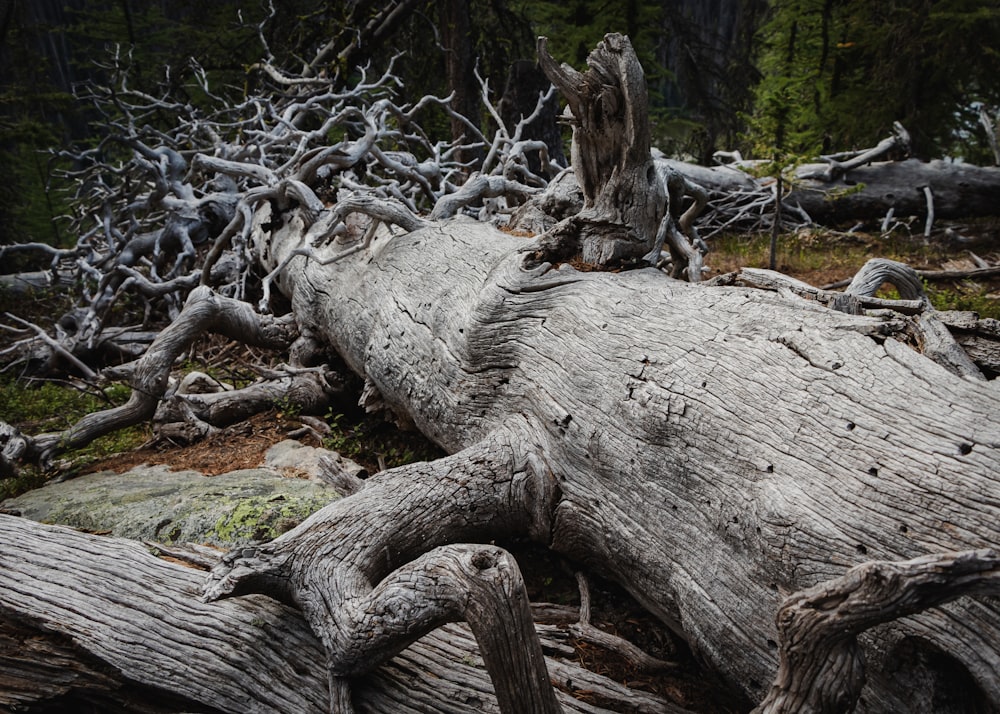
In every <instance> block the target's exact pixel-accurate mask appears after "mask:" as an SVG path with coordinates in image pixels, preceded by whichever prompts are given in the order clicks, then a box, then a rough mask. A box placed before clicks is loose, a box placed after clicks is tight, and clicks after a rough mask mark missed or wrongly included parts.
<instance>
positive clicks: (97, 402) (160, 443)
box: [0, 220, 1000, 713]
mask: <svg viewBox="0 0 1000 714" xmlns="http://www.w3.org/2000/svg"><path fill="white" fill-rule="evenodd" d="M768 252H769V238H768V237H767V236H749V237H747V236H728V237H724V238H722V239H719V240H716V241H714V242H713V243H712V252H711V253H709V255H708V256H707V257H706V265H708V266H710V268H711V272H710V273H708V274H707V277H711V276H713V275H719V274H722V273H725V272H730V271H732V270H735V269H737V268H738V267H741V266H747V267H767V264H768ZM973 254H974V255H975V256H978V257H979V258H981V259H983V260H985V261H987V262H989V263H990V264H991V265H992V264H998V263H1000V220H990V221H980V222H978V223H975V224H970V225H965V226H957V227H952V228H950V229H949V231H948V232H947V233H945V232H944V231H942V232H941V234H940V235H939V236H937V237H935V238H934V239H932V240H924V238H923V237H922V236H920V237H910V236H889V237H886V238H883V237H878V236H872V235H870V234H858V233H850V234H849V233H837V232H832V231H820V230H817V231H803V232H799V233H797V234H792V235H784V236H780V237H779V241H778V250H777V261H776V263H777V265H776V267H777V269H778V270H780V271H781V272H784V273H787V274H789V275H791V276H793V277H796V278H799V279H800V280H803V281H805V282H807V283H810V284H813V285H817V286H823V285H828V284H832V283H836V282H838V281H841V280H845V279H849V278H850V277H852V276H853V275H854V273H855V272H856V271H857V270H858V268H860V267H861V265H862V264H864V262H865V261H866V260H867V259H869V258H872V257H888V258H892V259H894V260H900V261H902V262H906V263H908V264H909V265H911V266H913V267H915V268H917V269H923V270H941V269H947V270H968V269H972V268H974V267H976V263H975V261H974V258H973ZM927 288H928V293H929V295H930V297H931V298H932V301H933V302H934V303H935V306H936V307H938V308H939V309H963V310H975V311H978V312H980V314H981V315H982V316H984V317H986V316H990V317H997V318H1000V278H997V279H994V280H991V281H979V282H974V281H970V280H957V281H952V282H948V283H934V284H928V286H927ZM61 299H62V298H60V297H59V296H42V297H39V299H38V300H36V301H33V302H31V303H30V305H28V304H26V302H25V301H23V300H21V301H20V302H18V303H16V304H15V303H12V302H10V301H9V300H8V299H6V298H4V296H2V295H0V312H3V311H10V312H13V313H15V314H18V315H19V316H20V317H23V318H25V319H30V320H37V321H38V323H39V324H41V325H42V326H44V327H48V325H46V324H45V316H52V315H58V314H60V312H61V310H59V309H58V307H57V306H58V304H59V301H60V300H61ZM2 303H6V304H2ZM26 310H27V312H29V313H31V314H25V311H26ZM49 319H51V318H49ZM4 339H7V340H9V337H6V338H5V337H4V336H3V335H2V333H0V340H4ZM3 346H4V345H3V344H2V342H0V349H2V348H3ZM261 357H264V358H265V359H266V360H270V361H271V362H272V363H276V362H277V361H278V359H279V356H277V355H271V356H267V355H261V354H260V353H250V352H247V351H245V350H243V349H242V348H237V347H235V346H232V345H226V344H224V343H221V342H220V341H219V340H218V339H215V338H205V340H204V341H203V343H201V344H199V345H196V346H195V348H194V349H192V350H191V351H190V353H189V357H188V360H187V362H185V365H184V368H185V369H186V370H187V371H190V369H199V370H201V371H208V372H209V373H212V374H213V376H217V377H218V378H220V379H225V380H227V381H230V382H235V383H240V382H248V381H250V380H252V378H253V377H254V371H253V368H252V365H251V364H250V362H251V361H252V360H258V361H259V360H260V359H261ZM15 376H16V367H15V368H14V369H11V370H8V371H7V372H6V373H5V374H0V419H4V420H7V421H9V422H12V423H14V424H15V425H17V426H19V427H20V428H21V429H23V430H24V431H25V432H27V433H39V432H41V431H52V430H58V429H63V428H66V427H67V426H69V424H70V423H72V420H73V419H75V418H79V416H81V415H82V414H83V413H86V412H88V411H92V410H95V409H98V408H104V407H106V406H108V402H112V403H114V402H119V403H120V401H122V400H123V399H124V397H125V396H127V389H125V388H124V387H112V388H109V389H105V390H103V391H101V392H98V391H95V390H93V389H91V390H86V389H81V388H80V386H79V385H78V384H77V385H76V386H73V385H72V382H71V381H70V380H66V381H63V382H51V381H48V382H44V383H35V382H27V383H25V382H23V381H15V380H14V377H15ZM123 390H124V391H123ZM284 407H285V408H282V405H275V408H274V409H272V410H271V411H269V412H266V413H263V414H258V415H257V416H255V417H253V418H251V419H249V420H247V421H245V422H242V423H240V424H236V425H233V426H230V427H227V428H224V429H221V430H219V431H218V432H217V433H215V434H214V435H212V436H210V437H208V438H206V439H204V440H203V441H201V442H198V443H195V444H172V443H169V442H167V441H164V440H161V439H156V438H154V437H153V434H152V431H151V429H150V428H149V427H148V426H140V427H132V428H130V429H128V430H125V431H124V432H122V433H119V434H117V435H109V436H107V437H103V438H102V439H101V440H99V441H98V442H97V443H96V444H94V445H92V446H91V447H88V448H87V449H85V450H82V451H81V452H78V453H76V454H71V455H69V457H68V459H67V460H66V461H65V462H64V463H63V469H64V470H68V471H69V472H70V473H92V472H95V471H99V470H113V471H116V472H121V471H125V470H128V469H130V468H132V467H133V466H136V465H139V464H154V463H155V464H165V465H169V466H171V467H173V468H174V469H193V470H196V471H200V472H202V473H205V474H206V475H217V474H219V473H224V472H227V471H232V470H234V469H239V468H251V467H255V466H258V465H260V464H261V463H262V462H263V460H264V453H265V452H266V451H267V449H268V448H269V447H270V446H272V445H273V444H275V443H277V442H278V441H281V440H283V439H287V438H289V437H290V435H295V436H296V438H298V439H299V440H301V441H303V442H304V443H307V444H309V445H312V446H325V447H327V448H331V449H333V450H336V451H339V452H341V453H342V454H343V455H344V456H347V457H349V458H352V459H354V460H356V461H358V462H359V463H361V464H362V465H363V466H365V468H366V469H368V471H369V472H370V473H376V472H378V471H379V470H381V469H382V468H386V467H391V466H393V465H396V464H399V463H405V462H409V461H415V460H426V459H432V458H436V457H437V456H439V455H440V454H441V452H440V451H438V450H437V449H436V447H435V446H434V445H432V444H430V443H428V442H427V441H426V440H424V439H423V438H422V437H421V436H420V435H419V434H416V433H403V432H400V431H398V430H397V429H395V428H394V427H392V426H391V425H389V424H387V423H385V422H383V421H381V420H380V419H378V418H376V417H372V416H371V415H365V414H364V413H363V412H362V411H361V410H360V409H357V408H354V407H353V406H351V405H349V404H345V405H341V406H340V407H334V408H332V409H331V410H330V411H329V412H328V413H327V414H326V415H323V420H324V422H325V423H326V425H328V428H329V431H328V432H327V431H326V429H325V428H323V429H320V430H316V429H314V428H309V429H303V426H304V422H303V419H302V417H301V415H299V414H298V413H297V412H296V410H295V409H294V408H289V407H288V405H284ZM309 423H311V424H313V425H314V426H315V424H316V422H315V421H312V422H309ZM50 476H51V474H43V473H37V472H31V471H30V470H27V471H26V472H25V474H24V475H23V476H22V477H20V478H19V479H17V480H10V479H8V480H6V481H0V499H2V498H4V497H6V496H10V495H15V494H16V493H17V492H20V491H24V490H27V489H29V488H33V487H37V486H38V485H41V484H42V483H44V481H46V480H47V479H48V478H49V477H50ZM504 545H506V546H508V547H509V548H510V549H511V551H512V552H513V553H514V555H515V557H517V558H518V561H519V563H521V565H522V569H523V570H524V572H525V577H526V580H527V582H528V587H529V594H530V596H531V599H532V601H533V602H538V601H542V602H553V603H557V604H563V605H577V604H579V591H578V589H577V583H576V580H575V577H574V575H575V573H574V567H573V565H572V564H571V563H569V562H567V561H565V560H564V559H562V558H560V557H559V556H556V555H554V554H551V553H549V552H547V551H546V550H545V549H542V548H539V547H537V546H532V545H530V544H528V543H509V544H504ZM589 578H590V582H591V586H590V587H591V593H592V598H593V603H592V607H593V610H594V614H593V622H594V624H596V625H598V626H600V627H602V628H603V629H606V630H607V631H610V632H613V633H616V634H619V635H621V636H623V637H625V638H626V639H629V640H631V641H633V642H635V643H636V644H638V645H640V646H641V647H643V648H644V649H646V650H647V651H648V652H649V653H650V654H652V655H653V656H656V657H659V658H661V659H665V660H672V661H675V662H677V663H678V666H677V667H676V668H675V669H673V670H671V671H670V672H669V673H668V674H667V675H666V676H664V675H663V674H655V675H654V674H645V673H642V672H638V671H636V670H635V669H634V668H633V667H631V666H630V665H629V664H628V663H627V662H626V661H625V660H624V659H623V658H621V657H620V656H618V655H617V654H615V653H613V652H609V651H606V650H602V649H600V648H597V647H595V646H593V645H589V644H587V643H585V642H578V643H577V645H576V649H577V656H578V658H579V659H580V661H581V663H584V664H585V666H587V667H588V668H590V669H592V670H594V671H597V672H600V673H602V674H606V675H608V676H611V677H613V678H615V679H617V680H618V681H621V682H624V683H627V684H628V685H629V686H632V687H636V688H639V689H645V690H647V691H652V692H655V693H657V694H660V695H662V696H665V697H667V698H669V699H671V700H673V701H675V702H676V703H677V704H678V705H680V706H682V707H685V708H687V709H690V710H691V711H696V712H721V713H727V712H744V711H749V709H750V708H751V706H750V703H749V702H746V701H741V700H740V698H739V697H738V696H737V695H735V694H734V693H733V691H732V690H731V689H730V688H728V687H726V686H725V684H724V683H722V682H720V681H718V679H717V678H716V677H715V676H714V675H713V674H712V673H711V672H707V671H704V670H703V669H702V668H701V667H700V666H699V664H698V663H697V661H696V660H695V658H694V657H693V656H692V655H691V653H690V652H689V651H688V650H687V647H686V645H685V643H684V641H683V639H682V638H680V637H679V636H677V635H676V634H675V633H673V632H671V631H670V630H668V629H667V628H665V627H664V626H663V625H662V624H660V623H659V622H657V621H655V620H654V619H653V618H652V617H650V616H649V615H648V614H646V613H645V612H644V611H643V610H642V609H641V608H640V607H639V606H638V605H637V604H636V603H635V601H634V600H632V598H630V597H629V596H628V595H627V594H625V593H624V592H623V591H622V590H621V589H620V588H618V587H617V586H615V585H613V584H612V583H609V582H606V581H604V580H602V579H601V578H600V577H599V576H598V575H596V574H589Z"/></svg>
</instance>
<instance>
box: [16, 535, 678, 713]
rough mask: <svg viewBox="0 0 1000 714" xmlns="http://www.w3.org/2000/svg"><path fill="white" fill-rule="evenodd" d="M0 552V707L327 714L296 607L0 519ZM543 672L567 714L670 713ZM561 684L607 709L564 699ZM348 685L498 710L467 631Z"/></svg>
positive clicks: (551, 647)
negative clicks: (208, 590) (222, 592)
mask: <svg viewBox="0 0 1000 714" xmlns="http://www.w3.org/2000/svg"><path fill="white" fill-rule="evenodd" d="M0 543H2V544H3V545H2V546H0V568H2V570H0V709H3V708H10V709H14V708H16V707H19V708H21V710H22V711H30V710H31V708H32V707H41V708H43V709H44V708H45V707H51V706H53V703H54V702H55V703H58V702H63V703H64V705H65V706H69V705H71V704H73V705H76V706H81V705H84V704H88V705H95V706H98V707H99V708H100V710H101V711H106V712H123V713H124V712H150V714H160V713H162V712H176V711H198V712H216V711H218V712H233V713H234V714H235V713H239V712H289V713H292V712H295V713H298V714H301V712H307V711H325V710H326V705H327V696H328V695H327V682H326V668H325V666H324V662H325V653H324V652H323V648H322V646H321V644H320V642H319V640H317V639H316V637H315V636H314V635H313V634H312V632H311V631H310V629H309V626H308V624H307V623H306V621H305V620H304V619H303V618H302V615H301V614H300V613H299V612H298V611H296V610H294V609H292V608H289V607H287V606H285V605H282V604H280V603H279V602H277V601H276V600H273V599H271V598H267V597H263V596H260V595H251V596H247V597H240V598H232V599H228V600H222V601H219V602H213V603H205V602H203V601H202V598H201V592H202V588H203V585H204V579H205V573H204V572H203V571H201V570H196V569H192V568H189V567H185V566H183V565H180V564H178V563H177V562H170V561H167V560H163V559H161V558H158V557H156V556H154V555H153V554H152V553H151V552H150V550H149V549H148V548H147V547H145V546H143V545H141V544H139V543H135V542H132V541H127V540H122V539H116V538H108V537H103V536H95V535H89V534H85V533H80V532H77V531H74V530H71V529H69V528H64V527H59V526H47V525H43V524H38V523H35V522H33V521H28V520H25V519H21V518H16V517H13V516H6V515H0ZM197 550H198V558H197V559H196V560H198V561H199V562H201V561H204V559H205V556H206V552H207V551H206V549H200V548H199V549H197ZM175 554H176V555H183V554H182V553H179V552H178V553H175ZM562 639H564V636H563V637H562V638H560V637H558V636H555V635H551V634H546V633H545V632H544V631H543V634H542V645H543V647H544V648H545V649H546V651H551V652H559V651H560V650H561V648H564V647H565V646H564V645H563V644H562ZM546 664H547V668H548V670H549V671H550V673H551V675H552V677H553V678H554V681H556V682H558V684H559V685H560V689H558V690H557V691H556V696H557V698H558V700H559V701H560V704H561V706H562V709H563V711H565V712H581V713H584V714H594V713H595V712H601V711H635V712H672V711H680V710H679V708H678V707H676V706H674V705H672V704H670V703H669V702H668V701H666V700H664V699H662V698H660V697H657V696H655V695H652V694H646V693H643V692H639V691H635V690H631V689H628V688H627V687H624V686H622V685H620V684H618V683H616V682H613V681H611V680H609V679H607V678H606V677H603V676H601V675H598V674H594V673H591V672H588V671H586V670H584V669H582V668H580V667H579V666H578V665H576V664H575V662H573V661H563V660H556V659H552V658H549V657H547V658H546ZM573 683H576V689H580V690H582V691H583V692H584V693H585V694H590V695H593V694H595V693H596V694H597V695H599V696H600V697H601V699H602V701H604V702H605V703H606V704H605V706H606V707H608V708H598V707H595V706H593V705H590V704H588V703H586V702H585V701H580V700H577V699H574V698H573V696H571V693H570V692H572V691H574V687H573V686H572V685H573ZM353 685H354V686H353V687H352V693H353V705H354V707H355V709H356V710H357V711H358V712H361V713H363V714H379V713H384V712H389V711H391V712H399V713H400V714H464V713H465V712H468V711H473V710H474V711H482V712H487V713H490V712H492V713H495V712H499V711H500V709H499V705H498V702H497V698H496V695H495V694H494V688H493V686H492V684H491V682H490V677H489V675H488V674H487V671H486V667H485V664H484V662H483V659H482V657H481V656H480V654H479V650H478V647H477V645H476V641H475V638H474V637H473V635H472V633H471V632H470V630H469V629H468V627H466V626H465V625H458V624H456V625H447V626H445V627H443V628H440V629H439V630H436V631H434V632H432V633H431V634H430V635H428V636H426V637H424V638H422V639H420V640H419V641H417V642H415V643H413V644H412V645H411V646H410V647H408V648H406V649H405V650H403V651H402V652H400V653H399V654H398V655H396V656H395V657H393V658H392V659H391V660H390V661H388V662H387V663H386V664H385V665H384V666H382V667H379V668H378V669H376V670H374V671H373V672H371V673H370V674H368V675H366V676H364V677H360V678H357V679H355V680H354V681H353ZM564 690H565V691H564ZM47 710H51V709H47Z"/></svg>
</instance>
